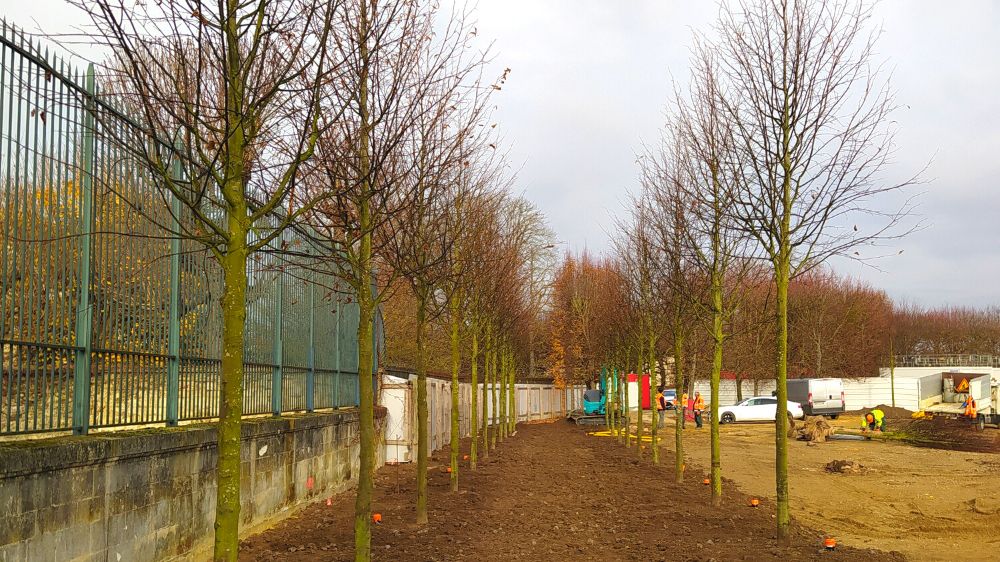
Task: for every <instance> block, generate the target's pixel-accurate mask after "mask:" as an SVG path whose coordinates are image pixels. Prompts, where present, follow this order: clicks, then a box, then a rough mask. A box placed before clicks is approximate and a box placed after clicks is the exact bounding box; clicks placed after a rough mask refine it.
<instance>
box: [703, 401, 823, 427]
mask: <svg viewBox="0 0 1000 562" xmlns="http://www.w3.org/2000/svg"><path fill="white" fill-rule="evenodd" d="M777 411H778V399H777V398H774V397H771V396H754V397H751V398H747V399H746V400H744V401H742V402H740V403H739V404H736V405H734V406H720V407H719V423H735V422H745V421H774V419H775V418H774V415H775V413H777ZM788 413H789V414H791V416H792V417H793V418H795V419H802V417H803V412H802V405H800V404H799V403H798V402H792V401H789V402H788Z"/></svg>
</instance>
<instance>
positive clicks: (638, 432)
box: [635, 336, 645, 457]
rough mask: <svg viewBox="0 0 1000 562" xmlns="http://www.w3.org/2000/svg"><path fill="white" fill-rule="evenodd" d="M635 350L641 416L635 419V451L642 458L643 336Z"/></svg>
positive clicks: (637, 393)
mask: <svg viewBox="0 0 1000 562" xmlns="http://www.w3.org/2000/svg"><path fill="white" fill-rule="evenodd" d="M635 349H636V354H635V360H636V367H635V376H636V380H637V381H638V383H637V384H636V387H635V400H636V406H637V408H636V410H637V411H638V413H639V415H637V416H636V419H635V450H636V451H637V452H638V453H639V456H640V457H641V456H642V447H643V445H642V425H643V424H642V417H643V415H644V414H645V412H644V411H643V409H642V337H641V336H640V337H639V341H638V342H637V344H636V347H635Z"/></svg>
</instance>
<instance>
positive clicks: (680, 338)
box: [674, 314, 687, 483]
mask: <svg viewBox="0 0 1000 562" xmlns="http://www.w3.org/2000/svg"><path fill="white" fill-rule="evenodd" d="M674 369H675V374H674V379H675V380H676V382H677V384H676V391H677V400H678V403H679V404H680V406H679V407H678V408H675V412H676V413H677V419H676V420H675V423H674V475H675V480H676V481H677V483H681V482H683V481H684V469H685V468H686V465H685V464H684V415H685V414H686V412H687V403H686V402H683V401H682V399H683V396H684V393H685V391H684V382H685V381H684V334H683V333H682V332H681V320H680V315H679V314H678V315H677V316H676V317H675V318H674Z"/></svg>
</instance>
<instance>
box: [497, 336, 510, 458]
mask: <svg viewBox="0 0 1000 562" xmlns="http://www.w3.org/2000/svg"><path fill="white" fill-rule="evenodd" d="M509 368H510V363H509V362H508V360H507V346H506V345H504V349H503V351H502V352H501V353H500V428H499V431H500V442H501V443H503V441H504V439H506V438H507V373H508V371H509Z"/></svg>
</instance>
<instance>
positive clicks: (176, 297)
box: [167, 155, 182, 426]
mask: <svg viewBox="0 0 1000 562" xmlns="http://www.w3.org/2000/svg"><path fill="white" fill-rule="evenodd" d="M171 167H172V174H173V176H174V179H175V180H181V179H182V177H181V176H182V170H181V159H180V157H179V155H175V156H174V161H173V163H172V165H171ZM170 214H171V215H173V221H172V222H173V229H174V232H173V233H172V234H173V236H172V237H171V238H170V311H169V317H168V320H167V322H168V324H167V355H168V356H169V357H167V425H168V426H175V425H177V421H178V419H179V417H180V416H179V411H180V408H179V404H178V402H179V398H178V394H179V390H180V373H181V357H180V348H181V318H180V313H181V294H180V290H181V239H180V234H179V233H180V230H181V223H180V215H181V200H180V199H179V198H178V197H177V196H176V195H174V196H173V197H172V198H171V201H170Z"/></svg>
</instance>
